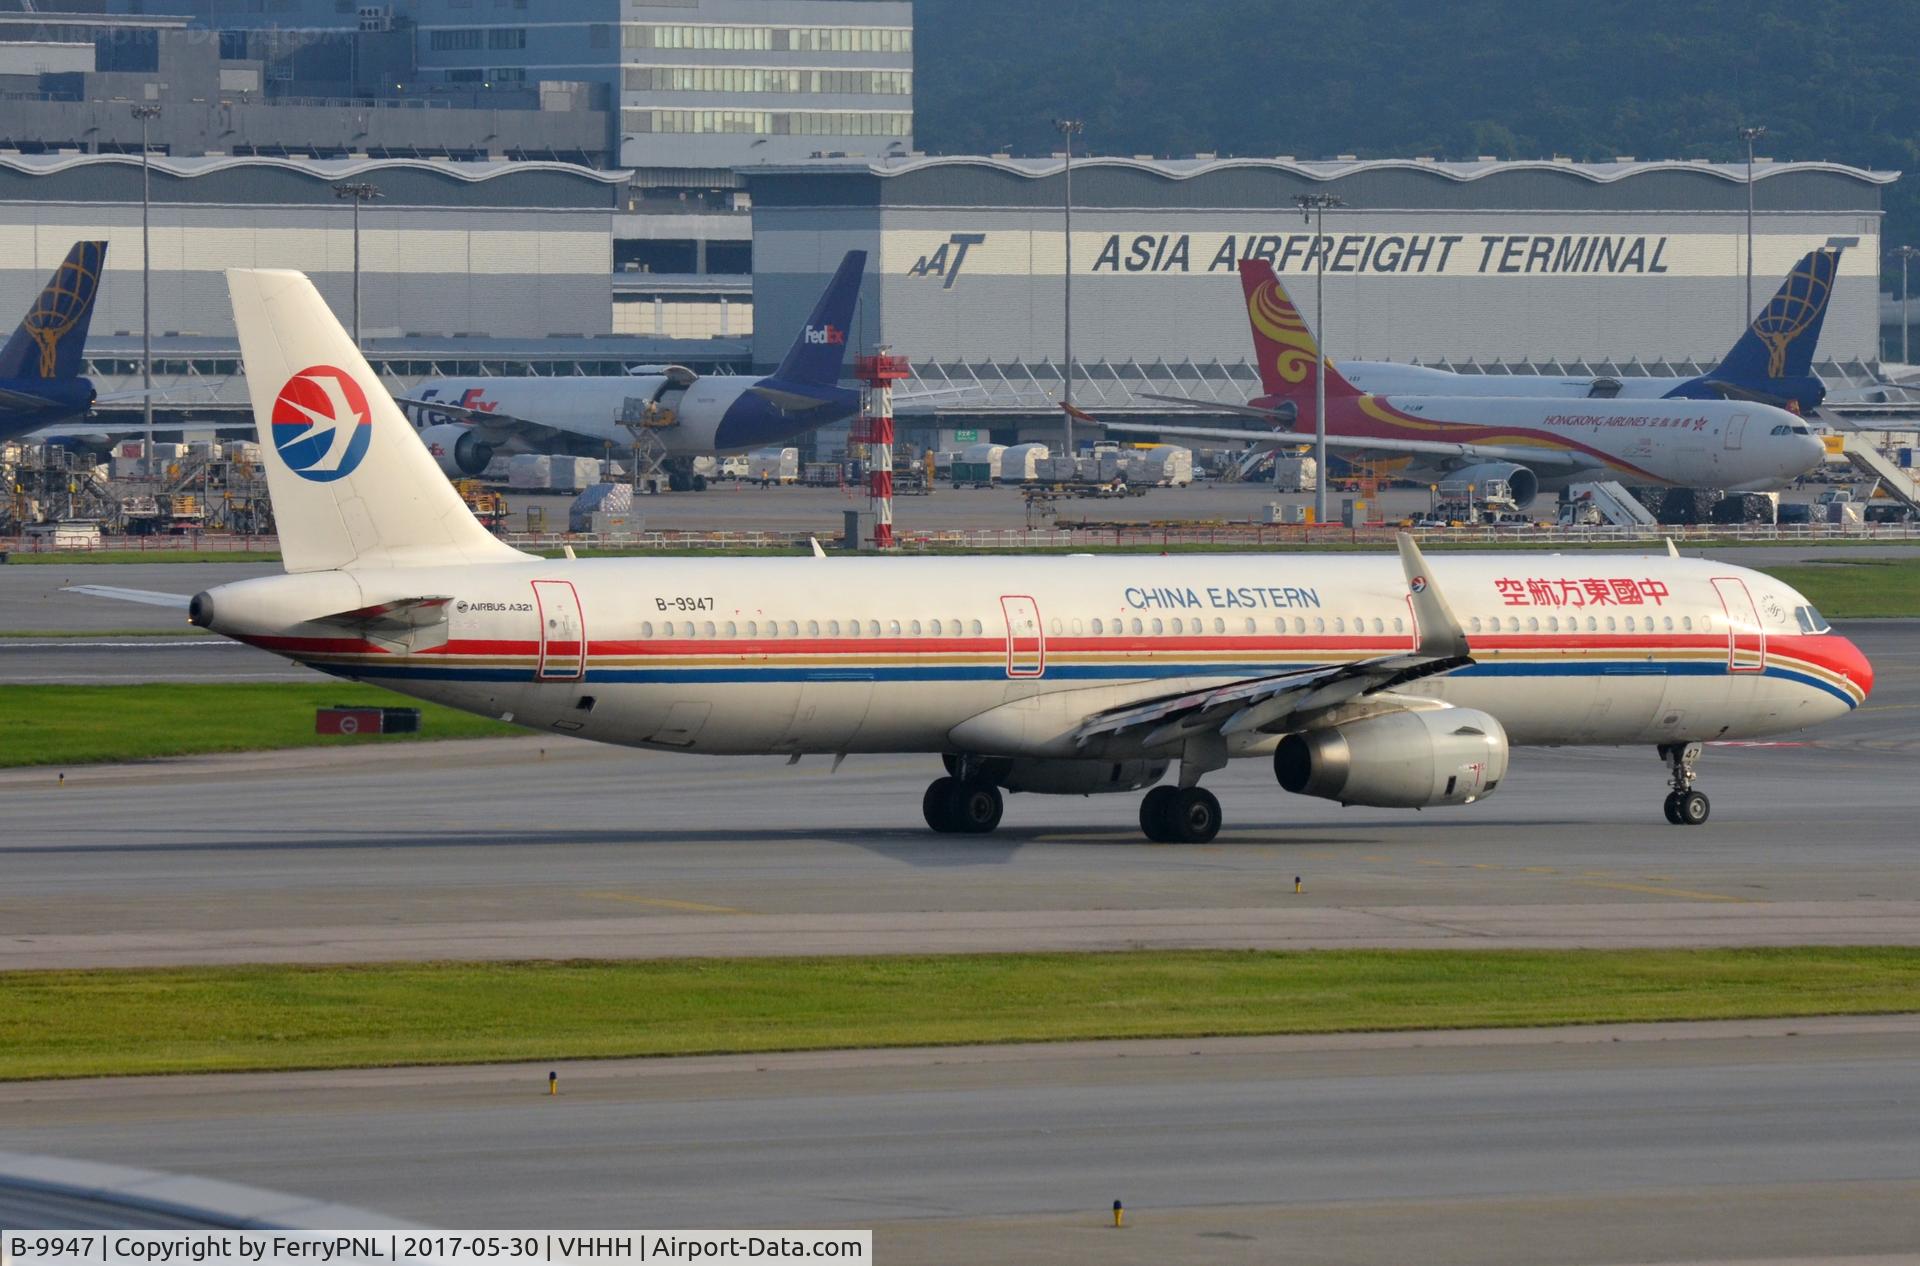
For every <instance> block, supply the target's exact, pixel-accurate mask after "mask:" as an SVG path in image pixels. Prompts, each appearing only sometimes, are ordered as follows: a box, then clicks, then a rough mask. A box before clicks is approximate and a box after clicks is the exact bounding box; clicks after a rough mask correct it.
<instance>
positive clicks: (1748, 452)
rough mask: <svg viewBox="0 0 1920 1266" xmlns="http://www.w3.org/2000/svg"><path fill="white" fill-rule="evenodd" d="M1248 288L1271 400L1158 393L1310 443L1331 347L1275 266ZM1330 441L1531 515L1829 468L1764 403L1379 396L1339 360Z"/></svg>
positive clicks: (1251, 265) (1250, 277)
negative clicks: (1576, 500) (1584, 495)
mask: <svg viewBox="0 0 1920 1266" xmlns="http://www.w3.org/2000/svg"><path fill="white" fill-rule="evenodd" d="M1240 282H1241V287H1242V290H1243V291H1244V293H1245V295H1246V302H1247V317H1248V319H1249V321H1250V322H1251V324H1252V327H1253V348H1254V358H1255V360H1256V362H1257V363H1258V365H1259V368H1260V385H1261V390H1262V392H1263V393H1264V394H1263V395H1262V396H1260V398H1258V399H1256V400H1254V401H1252V402H1251V403H1250V404H1248V405H1245V406H1222V405H1219V404H1214V403H1212V402H1208V401H1200V400H1189V399H1186V398H1183V397H1177V396H1149V397H1148V398H1149V399H1156V400H1170V401H1174V402H1177V403H1180V404H1190V405H1204V406H1205V407H1207V408H1209V409H1212V410H1216V411H1217V410H1220V409H1222V408H1227V409H1229V411H1231V412H1236V413H1246V414H1249V415H1251V416H1253V417H1258V418H1262V419H1265V420H1266V421H1267V422H1268V424H1269V425H1278V426H1280V427H1281V428H1283V429H1282V430H1280V431H1277V432H1274V433H1273V434H1274V435H1275V436H1278V437H1279V438H1281V439H1283V440H1284V442H1285V443H1287V444H1301V443H1306V442H1309V441H1311V440H1313V439H1314V438H1315V437H1314V435H1313V431H1314V429H1315V427H1316V425H1317V424H1316V422H1315V421H1314V418H1313V409H1314V372H1315V359H1316V357H1317V356H1318V355H1319V349H1318V348H1317V346H1316V345H1315V343H1314V339H1313V332H1312V331H1311V330H1309V329H1308V328H1307V323H1306V319H1305V318H1304V317H1302V316H1301V315H1300V311H1299V309H1298V308H1296V307H1294V306H1293V301H1292V300H1291V299H1289V298H1288V297H1287V292H1286V291H1285V290H1284V289H1283V288H1282V287H1281V285H1280V279H1279V278H1278V277H1276V276H1275V275H1274V272H1273V265H1271V264H1269V263H1267V262H1266V261H1265V260H1242V261H1241V263H1240ZM1543 391H1544V388H1543ZM1079 416H1082V417H1085V415H1084V414H1081V415H1079ZM1087 420H1088V421H1093V422H1095V423H1096V424H1097V425H1101V426H1104V427H1106V428H1107V429H1108V430H1110V431H1119V432H1152V433H1154V434H1157V435H1161V436H1166V437H1170V438H1181V437H1187V438H1195V439H1213V440H1249V439H1260V438H1264V437H1263V436H1262V435H1261V434H1260V433H1259V432H1255V431H1247V430H1236V429H1232V428H1226V427H1193V426H1180V425H1172V426H1159V425H1149V424H1145V423H1122V422H1102V421H1099V420H1097V419H1092V418H1088V419H1087ZM1327 444H1328V446H1329V447H1331V448H1334V449H1338V450H1342V451H1345V452H1355V453H1365V454H1369V455H1374V456H1379V457H1385V458H1388V459H1393V458H1396V457H1399V458H1404V459H1405V460H1406V474H1407V477H1409V478H1414V479H1442V478H1444V479H1457V480H1467V481H1471V482H1475V483H1485V482H1486V481H1487V480H1490V479H1500V480H1505V481H1506V483H1507V485H1508V486H1509V487H1510V488H1511V489H1512V492H1513V498H1514V500H1515V501H1516V502H1518V503H1519V504H1520V505H1521V506H1522V507H1525V506H1527V505H1529V504H1531V503H1532V501H1533V499H1534V497H1535V495H1537V494H1538V493H1539V492H1540V491H1541V490H1542V489H1555V488H1565V487H1567V486H1568V485H1570V484H1575V483H1588V482H1593V481H1596V480H1620V481H1622V482H1625V483H1628V484H1634V485H1644V484H1670V485H1674V486H1678V487H1683V488H1723V489H1726V490H1727V491H1729V492H1747V491H1760V490H1764V489H1769V488H1780V487H1784V486H1786V485H1787V484H1789V483H1791V482H1792V481H1793V480H1794V479H1795V478H1796V477H1798V476H1800V475H1803V474H1805V473H1806V472H1807V471H1809V470H1812V469H1813V468H1814V467H1815V466H1818V465H1819V464H1820V463H1821V462H1822V461H1824V460H1825V459H1826V450H1825V448H1824V447H1823V446H1822V445H1821V443H1820V440H1819V437H1817V436H1815V435H1814V434H1813V432H1812V430H1811V429H1810V428H1809V427H1808V426H1807V424H1806V423H1805V422H1804V421H1803V420H1802V419H1800V418H1798V417H1795V416H1794V415H1793V414H1791V413H1788V412H1787V411H1786V410H1784V409H1777V408H1775V407H1773V406H1772V405H1768V404H1762V403H1759V402H1758V401H1752V400H1723V399H1690V398H1678V399H1669V398H1661V399H1657V400H1642V399H1620V400H1599V399H1566V398H1553V397H1551V396H1549V395H1542V396H1538V397H1516V396H1509V395H1472V394H1466V393H1463V392H1462V391H1461V390H1459V389H1455V390H1451V391H1445V392H1428V393H1426V394H1419V393H1410V394H1394V395H1372V394H1369V393H1367V392H1364V391H1362V390H1360V389H1359V388H1358V387H1356V386H1355V385H1354V384H1353V383H1352V382H1350V381H1349V380H1348V379H1347V377H1346V376H1345V375H1344V374H1342V373H1341V371H1340V370H1339V368H1338V367H1336V366H1335V365H1334V363H1333V362H1332V361H1331V360H1329V361H1328V362H1327Z"/></svg>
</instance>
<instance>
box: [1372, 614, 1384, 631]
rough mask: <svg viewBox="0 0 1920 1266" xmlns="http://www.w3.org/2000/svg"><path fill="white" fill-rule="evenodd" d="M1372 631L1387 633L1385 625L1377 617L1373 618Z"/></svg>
mask: <svg viewBox="0 0 1920 1266" xmlns="http://www.w3.org/2000/svg"><path fill="white" fill-rule="evenodd" d="M1373 631H1374V632H1375V633H1385V632H1386V631H1387V626H1386V624H1385V623H1384V622H1383V621H1382V620H1381V619H1380V617H1379V616H1377V615H1376V616H1374V617H1373Z"/></svg>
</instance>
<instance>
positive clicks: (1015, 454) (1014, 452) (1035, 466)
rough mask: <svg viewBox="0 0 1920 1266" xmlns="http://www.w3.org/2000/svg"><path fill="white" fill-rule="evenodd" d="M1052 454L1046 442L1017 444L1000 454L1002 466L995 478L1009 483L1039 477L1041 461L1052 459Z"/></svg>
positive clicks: (1023, 481) (1024, 481)
mask: <svg viewBox="0 0 1920 1266" xmlns="http://www.w3.org/2000/svg"><path fill="white" fill-rule="evenodd" d="M1052 456H1053V455H1052V453H1051V452H1049V451H1048V449H1047V446H1046V445H1045V444H1015V445H1013V446H1012V447H1011V448H1008V449H1006V450H1005V451H1003V452H1002V453H1001V454H1000V468H999V470H998V471H996V472H995V478H997V479H999V480H1000V481H1001V482H1002V483H1009V484H1018V483H1026V482H1028V481H1029V480H1033V479H1038V478H1039V477H1040V470H1039V466H1040V463H1041V462H1045V461H1051V460H1052Z"/></svg>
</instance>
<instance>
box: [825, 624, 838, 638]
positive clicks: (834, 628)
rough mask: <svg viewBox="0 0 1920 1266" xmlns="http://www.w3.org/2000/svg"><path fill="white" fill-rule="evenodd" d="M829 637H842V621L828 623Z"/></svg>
mask: <svg viewBox="0 0 1920 1266" xmlns="http://www.w3.org/2000/svg"><path fill="white" fill-rule="evenodd" d="M827 636H828V637H839V636H840V621H838V620H828V621H827Z"/></svg>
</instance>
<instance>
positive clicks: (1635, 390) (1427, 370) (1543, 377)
mask: <svg viewBox="0 0 1920 1266" xmlns="http://www.w3.org/2000/svg"><path fill="white" fill-rule="evenodd" d="M1340 373H1341V374H1342V375H1343V376H1344V377H1345V378H1346V380H1347V381H1348V382H1350V383H1352V384H1353V385H1354V386H1355V387H1357V388H1359V389H1360V390H1361V391H1365V392H1370V393H1372V394H1373V395H1376V396H1401V395H1409V396H1413V395H1459V396H1528V397H1533V398H1535V399H1547V398H1550V399H1558V398H1567V399H1578V398H1582V397H1586V396H1592V395H1593V394H1594V385H1595V383H1596V382H1598V381H1600V379H1598V378H1597V377H1596V376H1595V375H1592V374H1462V373H1456V372H1455V371H1453V370H1451V369H1435V368H1433V367H1432V366H1429V365H1409V364H1405V363H1402V362H1400V361H1390V360H1343V361H1341V362H1340ZM1605 381H1606V382H1607V383H1608V384H1610V385H1611V386H1613V387H1616V388H1617V390H1613V391H1611V392H1610V394H1608V395H1603V396H1598V397H1595V398H1597V399H1614V400H1658V399H1661V398H1663V397H1664V396H1665V395H1666V394H1667V393H1668V392H1669V391H1672V390H1673V389H1674V388H1675V387H1678V386H1679V385H1680V384H1681V383H1684V382H1691V381H1693V379H1692V378H1680V377H1675V376H1672V375H1662V376H1660V377H1648V378H1607V379H1605Z"/></svg>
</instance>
